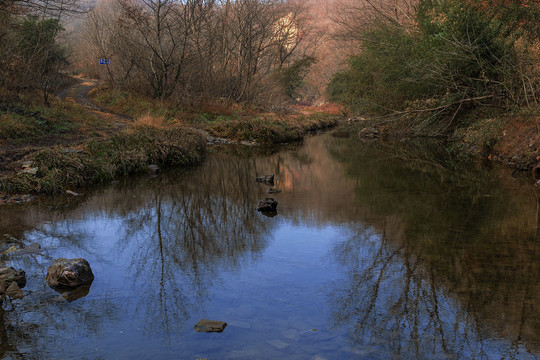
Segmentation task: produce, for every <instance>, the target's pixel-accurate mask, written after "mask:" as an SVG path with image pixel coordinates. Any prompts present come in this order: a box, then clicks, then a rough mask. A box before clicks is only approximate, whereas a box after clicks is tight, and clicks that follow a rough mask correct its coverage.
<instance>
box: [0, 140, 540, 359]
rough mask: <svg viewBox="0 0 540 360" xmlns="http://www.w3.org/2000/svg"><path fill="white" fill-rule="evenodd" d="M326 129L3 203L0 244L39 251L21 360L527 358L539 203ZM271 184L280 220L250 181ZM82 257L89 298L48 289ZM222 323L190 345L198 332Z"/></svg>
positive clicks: (10, 350)
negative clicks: (50, 270) (58, 263)
mask: <svg viewBox="0 0 540 360" xmlns="http://www.w3.org/2000/svg"><path fill="white" fill-rule="evenodd" d="M435 149H437V150H433V147H422V146H416V145H415V146H413V145H404V146H400V147H395V146H392V147H390V146H385V145H382V144H378V143H369V142H368V143H366V142H362V141H360V140H359V139H358V138H357V137H356V136H355V135H354V134H352V135H351V136H349V135H348V134H340V133H338V134H337V135H336V133H334V134H323V135H319V136H315V137H312V138H309V139H307V140H306V141H305V143H304V144H302V145H290V146H288V147H284V148H283V149H282V150H281V151H278V152H274V153H264V152H262V151H260V150H258V149H254V148H247V149H233V148H231V149H229V150H226V151H218V152H214V153H212V154H211V155H210V156H209V157H208V159H207V160H206V162H205V163H204V164H203V165H201V166H199V167H197V168H194V169H190V170H187V171H179V170H176V171H170V172H166V173H165V174H162V175H161V176H159V177H156V178H150V177H142V178H138V179H122V180H121V181H120V182H118V183H116V184H113V185H112V186H108V187H104V188H103V189H97V190H95V191H88V192H87V193H86V194H85V195H83V196H80V197H60V198H54V199H49V200H46V201H43V202H41V203H39V204H33V205H20V206H3V207H1V208H0V233H2V234H3V233H10V234H12V235H14V236H16V237H17V238H20V239H22V240H23V242H24V243H26V244H30V243H34V242H37V243H39V244H40V245H41V246H42V248H43V252H42V253H41V254H32V255H19V256H17V255H11V256H9V257H4V258H3V260H4V264H5V265H7V266H14V267H15V268H21V269H24V270H25V271H26V273H27V276H28V282H27V286H26V287H25V288H24V290H25V291H26V293H27V296H26V297H25V298H24V299H22V300H12V301H6V302H4V304H3V311H2V312H1V316H0V340H1V345H0V355H1V356H2V357H3V358H25V359H199V358H208V359H318V360H321V359H389V358H396V359H408V358H411V359H413V358H417V359H466V358H467V359H469V358H476V359H502V358H504V359H534V358H538V357H540V338H539V336H538V334H539V333H540V312H539V310H540V309H539V304H540V288H539V287H540V285H539V281H538V279H539V267H540V253H539V251H538V250H539V241H540V238H539V236H538V229H539V228H538V219H539V202H538V193H537V190H536V189H535V188H534V187H532V186H530V185H529V184H528V183H527V180H524V179H519V178H517V179H516V178H513V177H511V176H510V174H509V173H507V172H505V171H503V170H500V169H486V168H484V167H481V166H478V165H474V166H473V165H465V164H462V163H458V162H456V161H455V160H452V159H451V158H450V157H448V156H447V155H446V154H444V152H441V150H440V149H441V147H438V148H437V147H436V148H435ZM271 173H273V174H276V177H278V178H279V180H278V181H277V182H276V187H278V188H279V189H281V190H282V192H281V193H279V194H274V195H271V196H272V197H274V198H275V199H276V200H277V201H278V203H279V205H278V215H277V216H275V217H267V216H264V215H263V214H260V213H258V212H257V211H256V210H255V207H256V205H257V203H258V201H259V200H262V199H264V198H265V197H267V196H269V195H268V194H267V193H266V191H267V189H268V186H266V185H264V184H261V183H256V182H255V177H256V176H261V175H264V174H271ZM58 257H68V258H73V257H83V258H85V259H87V260H88V261H89V262H90V264H91V266H92V269H93V271H94V274H95V280H94V282H93V283H92V285H91V288H90V290H89V292H88V295H86V296H84V297H81V298H79V299H76V300H72V301H67V300H66V299H64V298H63V297H62V296H61V294H58V293H56V292H55V291H53V290H52V289H50V288H49V287H48V286H47V284H46V282H45V275H46V272H47V267H48V265H49V264H50V263H51V262H52V261H53V260H54V259H55V258H58ZM203 318H207V319H214V320H222V321H225V322H227V323H228V326H227V328H226V329H225V331H224V332H223V333H219V334H215V333H214V334H206V333H196V332H195V331H194V329H193V325H194V324H195V323H196V322H197V321H198V320H200V319H203Z"/></svg>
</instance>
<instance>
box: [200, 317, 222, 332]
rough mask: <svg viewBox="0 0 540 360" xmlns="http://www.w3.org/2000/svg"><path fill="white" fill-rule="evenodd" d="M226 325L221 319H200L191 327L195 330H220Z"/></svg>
mask: <svg viewBox="0 0 540 360" xmlns="http://www.w3.org/2000/svg"><path fill="white" fill-rule="evenodd" d="M226 326H227V323H226V322H223V321H218V320H208V319H202V320H199V322H198V323H196V324H195V326H194V327H193V328H194V329H195V331H196V332H222V331H223V330H225V327H226Z"/></svg>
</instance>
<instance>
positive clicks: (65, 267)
mask: <svg viewBox="0 0 540 360" xmlns="http://www.w3.org/2000/svg"><path fill="white" fill-rule="evenodd" d="M93 280H94V274H93V273H92V269H91V268H90V264H89V263H88V261H86V260H85V259H83V258H77V259H65V258H59V259H56V260H55V261H54V262H53V263H52V264H51V266H49V270H48V271H47V283H48V284H49V286H50V287H52V288H55V287H67V288H73V287H76V286H79V285H82V284H87V283H91V282H92V281H93Z"/></svg>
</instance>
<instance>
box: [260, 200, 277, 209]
mask: <svg viewBox="0 0 540 360" xmlns="http://www.w3.org/2000/svg"><path fill="white" fill-rule="evenodd" d="M277 204H278V203H277V201H276V200H274V199H272V198H266V199H264V200H263V201H261V202H259V205H257V211H260V212H275V211H276V210H277Z"/></svg>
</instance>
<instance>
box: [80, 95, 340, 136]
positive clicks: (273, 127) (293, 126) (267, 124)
mask: <svg viewBox="0 0 540 360" xmlns="http://www.w3.org/2000/svg"><path fill="white" fill-rule="evenodd" d="M90 96H91V97H92V100H93V101H95V102H96V103H97V104H99V105H100V106H102V107H104V108H107V109H110V110H111V111H114V112H115V113H118V114H122V115H126V116H130V117H133V118H135V119H137V120H138V121H139V122H142V123H152V124H155V123H158V124H160V126H170V125H177V124H182V125H185V126H189V127H194V128H197V129H201V130H204V131H207V132H208V133H209V134H210V135H212V136H214V137H220V138H226V139H230V140H238V141H252V140H255V141H257V142H259V143H281V142H288V141H293V140H299V139H301V138H303V137H304V136H305V135H306V134H307V133H308V132H309V131H313V130H317V129H324V128H328V127H331V126H334V125H336V123H337V118H336V115H333V114H328V113H324V112H309V111H302V112H282V113H277V112H265V111H261V110H258V109H254V108H252V107H247V106H246V107H244V106H240V105H237V104H227V103H225V102H222V103H219V102H205V103H201V104H198V105H185V104H184V105H180V104H176V103H174V102H172V101H160V100H153V99H150V98H148V97H144V96H142V95H138V94H132V93H127V92H114V91H111V90H108V89H106V88H99V89H95V90H94V91H92V92H91V94H90Z"/></svg>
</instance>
